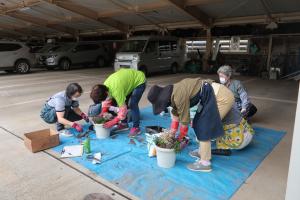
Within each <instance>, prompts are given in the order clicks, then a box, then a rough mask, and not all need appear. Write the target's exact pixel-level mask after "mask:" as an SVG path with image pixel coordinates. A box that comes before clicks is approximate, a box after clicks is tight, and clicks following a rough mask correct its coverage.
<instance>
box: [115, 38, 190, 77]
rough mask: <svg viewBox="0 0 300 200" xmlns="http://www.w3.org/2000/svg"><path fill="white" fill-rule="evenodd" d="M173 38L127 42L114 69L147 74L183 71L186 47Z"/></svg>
mask: <svg viewBox="0 0 300 200" xmlns="http://www.w3.org/2000/svg"><path fill="white" fill-rule="evenodd" d="M181 43H182V42H180V40H179V39H178V38H176V37H171V36H141V37H133V38H130V39H129V40H127V41H126V42H125V43H124V44H123V46H122V47H121V48H120V50H119V52H118V53H117V54H116V58H115V64H114V68H115V70H118V69H120V68H133V69H137V70H141V71H143V72H144V73H145V74H149V73H152V72H160V71H167V70H170V71H171V72H172V73H177V72H178V71H181V70H182V68H183V67H184V62H185V58H186V54H185V49H186V48H185V46H184V45H182V44H181Z"/></svg>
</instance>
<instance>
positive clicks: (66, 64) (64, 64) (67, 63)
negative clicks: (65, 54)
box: [59, 59, 71, 71]
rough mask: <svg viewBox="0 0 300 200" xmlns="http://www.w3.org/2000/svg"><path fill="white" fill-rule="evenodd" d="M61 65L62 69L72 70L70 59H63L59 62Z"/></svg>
mask: <svg viewBox="0 0 300 200" xmlns="http://www.w3.org/2000/svg"><path fill="white" fill-rule="evenodd" d="M59 67H60V69H62V70H65V71H67V70H70V69H71V62H70V61H69V60H68V59H62V60H61V61H60V62H59Z"/></svg>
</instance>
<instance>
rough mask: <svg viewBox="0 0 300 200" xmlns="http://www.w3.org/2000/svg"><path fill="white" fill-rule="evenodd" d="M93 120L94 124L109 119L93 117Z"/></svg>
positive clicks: (102, 122)
mask: <svg viewBox="0 0 300 200" xmlns="http://www.w3.org/2000/svg"><path fill="white" fill-rule="evenodd" d="M93 121H94V123H95V124H104V123H106V122H107V121H109V120H107V119H105V118H103V117H94V118H93Z"/></svg>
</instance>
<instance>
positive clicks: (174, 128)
mask: <svg viewBox="0 0 300 200" xmlns="http://www.w3.org/2000/svg"><path fill="white" fill-rule="evenodd" d="M178 127H179V121H176V120H172V123H171V128H170V129H171V131H172V133H174V134H175V133H176V132H177V130H178Z"/></svg>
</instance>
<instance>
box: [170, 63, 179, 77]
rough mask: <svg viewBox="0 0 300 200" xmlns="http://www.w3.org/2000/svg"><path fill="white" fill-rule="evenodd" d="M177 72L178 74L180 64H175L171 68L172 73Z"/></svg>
mask: <svg viewBox="0 0 300 200" xmlns="http://www.w3.org/2000/svg"><path fill="white" fill-rule="evenodd" d="M177 72H178V64H177V63H173V64H172V66H171V73H172V74H176V73H177Z"/></svg>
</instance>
